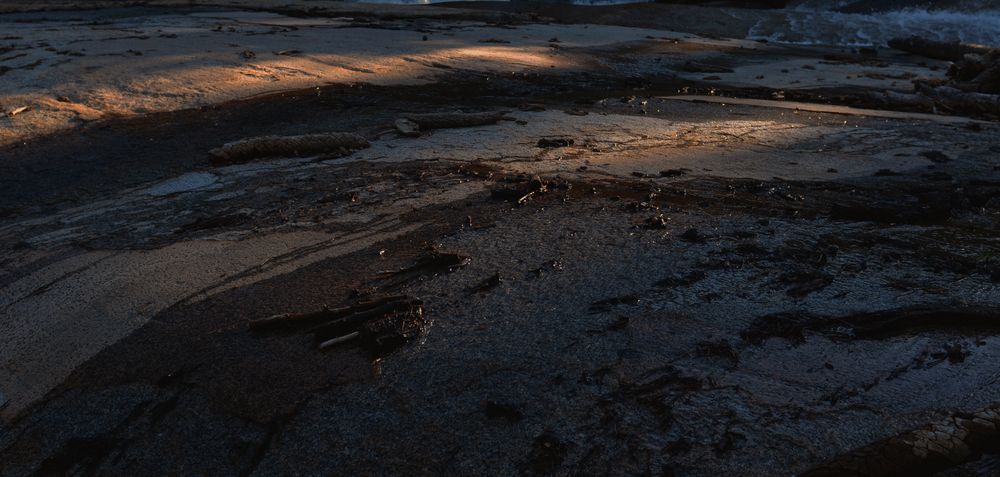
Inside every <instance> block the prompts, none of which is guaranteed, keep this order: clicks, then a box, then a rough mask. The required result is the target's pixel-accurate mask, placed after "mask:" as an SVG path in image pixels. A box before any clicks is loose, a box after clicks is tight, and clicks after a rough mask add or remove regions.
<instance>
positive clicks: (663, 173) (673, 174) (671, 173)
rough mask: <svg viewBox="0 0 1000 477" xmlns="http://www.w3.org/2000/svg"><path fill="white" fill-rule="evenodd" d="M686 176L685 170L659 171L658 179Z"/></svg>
mask: <svg viewBox="0 0 1000 477" xmlns="http://www.w3.org/2000/svg"><path fill="white" fill-rule="evenodd" d="M684 174H687V170H685V169H667V170H665V171H660V177H679V176H683V175H684Z"/></svg>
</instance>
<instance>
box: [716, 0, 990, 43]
mask: <svg viewBox="0 0 1000 477" xmlns="http://www.w3.org/2000/svg"><path fill="white" fill-rule="evenodd" d="M730 12H731V13H733V14H735V15H748V14H751V13H749V12H740V11H730ZM855 12H866V13H855ZM783 13H784V14H783V15H763V16H762V17H761V18H760V19H759V20H758V21H757V23H756V25H755V26H754V27H753V28H752V29H751V31H750V33H749V35H748V36H749V38H752V39H766V40H769V41H778V42H786V43H799V44H833V45H855V46H869V45H884V44H885V43H886V42H887V41H888V40H890V39H892V38H898V37H907V36H912V35H917V36H921V37H924V38H929V39H935V40H941V41H955V40H958V41H964V42H968V43H981V44H987V45H995V46H1000V1H998V0H944V1H934V2H928V1H912V0H862V1H858V0H854V1H851V0H839V1H829V0H799V1H797V2H794V3H793V4H792V5H790V6H789V7H788V8H786V9H785V10H784V12H783Z"/></svg>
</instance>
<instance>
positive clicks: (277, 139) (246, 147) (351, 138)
mask: <svg viewBox="0 0 1000 477" xmlns="http://www.w3.org/2000/svg"><path fill="white" fill-rule="evenodd" d="M368 145H369V144H368V141H367V140H366V139H365V138H363V137H361V136H358V135H357V134H353V133H345V132H333V133H323V134H305V135H302V136H261V137H253V138H247V139H241V140H239V141H235V142H230V143H227V144H225V145H223V146H222V147H219V148H216V149H212V150H211V151H209V154H210V155H211V156H212V161H213V162H215V163H223V164H224V163H234V162H245V161H249V160H253V159H259V158H262V157H294V156H304V155H312V154H322V153H332V152H349V151H352V150H357V149H364V148H366V147H368Z"/></svg>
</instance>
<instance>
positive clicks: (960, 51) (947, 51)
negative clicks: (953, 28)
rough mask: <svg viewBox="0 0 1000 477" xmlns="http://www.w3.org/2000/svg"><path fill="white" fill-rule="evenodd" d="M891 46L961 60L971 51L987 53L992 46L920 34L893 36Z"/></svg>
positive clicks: (938, 57) (927, 56)
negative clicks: (950, 40) (901, 36)
mask: <svg viewBox="0 0 1000 477" xmlns="http://www.w3.org/2000/svg"><path fill="white" fill-rule="evenodd" d="M889 47H891V48H895V49H897V50H900V51H905V52H907V53H913V54H915V55H919V56H923V57H926V58H933V59H936V60H945V61H959V60H961V59H962V58H964V57H965V55H967V54H969V53H986V52H988V51H990V50H991V49H992V48H990V47H988V46H984V45H974V44H970V43H962V42H958V41H955V42H945V41H935V40H928V39H926V38H921V37H919V36H911V37H909V38H893V39H892V40H889Z"/></svg>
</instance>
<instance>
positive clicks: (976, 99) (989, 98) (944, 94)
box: [914, 82, 1000, 116]
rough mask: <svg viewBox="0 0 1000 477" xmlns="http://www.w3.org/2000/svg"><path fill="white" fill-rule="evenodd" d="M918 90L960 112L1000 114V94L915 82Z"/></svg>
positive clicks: (943, 106)
mask: <svg viewBox="0 0 1000 477" xmlns="http://www.w3.org/2000/svg"><path fill="white" fill-rule="evenodd" d="M914 85H915V87H916V89H917V92H918V93H920V94H922V95H924V96H926V97H928V98H930V99H931V100H933V101H934V104H935V105H936V106H937V107H939V108H942V109H946V110H949V111H954V112H958V113H964V114H969V113H977V114H988V115H991V116H996V115H1000V95H996V94H986V93H975V92H969V91H962V90H960V89H958V88H954V87H951V86H932V85H929V84H925V83H921V82H916V83H914Z"/></svg>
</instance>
